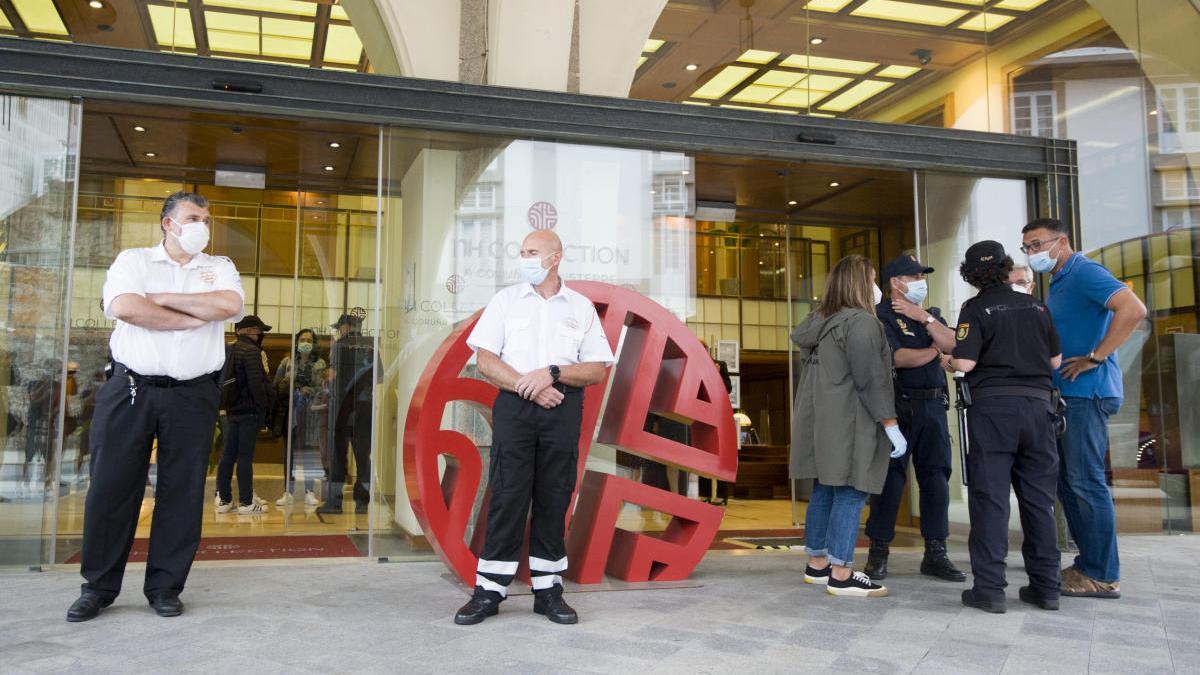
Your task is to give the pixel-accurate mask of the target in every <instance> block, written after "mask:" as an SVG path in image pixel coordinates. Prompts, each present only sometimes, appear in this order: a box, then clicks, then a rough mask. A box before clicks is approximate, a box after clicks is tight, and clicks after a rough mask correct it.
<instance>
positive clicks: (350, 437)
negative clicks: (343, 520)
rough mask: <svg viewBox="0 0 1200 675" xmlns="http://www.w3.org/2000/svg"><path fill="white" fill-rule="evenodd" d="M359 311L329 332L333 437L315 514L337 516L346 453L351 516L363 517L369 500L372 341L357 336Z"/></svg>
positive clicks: (340, 321) (347, 316)
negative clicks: (324, 491) (332, 335)
mask: <svg viewBox="0 0 1200 675" xmlns="http://www.w3.org/2000/svg"><path fill="white" fill-rule="evenodd" d="M365 313H366V312H365V311H364V310H351V312H350V313H349V314H343V315H341V317H339V318H338V320H337V323H334V324H333V325H332V326H330V327H331V328H333V329H335V330H337V335H338V339H337V342H334V343H333V348H332V349H331V350H330V353H329V369H330V371H331V372H332V377H333V387H332V391H331V394H330V403H329V410H330V415H331V418H330V420H329V425H330V429H331V431H332V434H333V443H332V447H333V454H332V458H331V461H330V468H331V471H330V476H329V494H328V495H327V498H326V500H325V503H324V504H323V505H321V506H320V507H318V508H317V513H325V514H337V513H341V512H342V486H343V485H344V484H345V482H346V473H347V465H348V464H349V462H350V458H349V452H350V449H351V448H353V451H354V467H355V469H354V470H355V476H354V490H353V493H354V512H355V513H366V512H367V507H368V504H369V503H370V501H371V429H372V427H371V410H372V407H373V406H372V400H373V398H372V397H373V396H374V392H375V387H374V384H375V376H374V368H375V367H376V366H377V365H378V364H377V363H376V357H375V342H374V340H373V339H372V338H371V337H369V336H366V335H363V334H362V322H363V317H362V316H361V314H365Z"/></svg>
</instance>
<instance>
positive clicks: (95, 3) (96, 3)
mask: <svg viewBox="0 0 1200 675" xmlns="http://www.w3.org/2000/svg"><path fill="white" fill-rule="evenodd" d="M88 7H91V8H92V9H104V3H103V2H100V0H92V1H91V2H89V3H88Z"/></svg>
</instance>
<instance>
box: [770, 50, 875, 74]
mask: <svg viewBox="0 0 1200 675" xmlns="http://www.w3.org/2000/svg"><path fill="white" fill-rule="evenodd" d="M779 65H781V66H786V67H788V68H812V69H814V70H832V71H833V72H835V73H855V74H858V75H861V74H863V73H866V72H869V71H870V70H871V69H873V68H875V67H877V66H878V65H879V64H878V63H871V62H870V61H852V60H850V59H831V58H827V57H824V56H805V55H804V54H792V55H791V56H789V57H787V58H786V59H784V60H783V61H782V62H780V64H779Z"/></svg>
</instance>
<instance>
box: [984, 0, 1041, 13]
mask: <svg viewBox="0 0 1200 675" xmlns="http://www.w3.org/2000/svg"><path fill="white" fill-rule="evenodd" d="M1046 1H1047V0H1000V2H998V3H996V8H997V9H1015V10H1017V11H1018V12H1028V11H1029V10H1031V9H1037V8H1038V7H1041V6H1042V5H1044V4H1046Z"/></svg>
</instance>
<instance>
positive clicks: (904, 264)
mask: <svg viewBox="0 0 1200 675" xmlns="http://www.w3.org/2000/svg"><path fill="white" fill-rule="evenodd" d="M931 273H933V268H932V267H926V266H925V265H922V264H921V262H920V261H918V260H917V257H916V256H912V255H902V256H899V257H896V258H893V259H891V260H889V261H888V263H887V264H886V265H884V266H883V272H881V273H880V275H879V285H880V286H883V287H885V288H886V287H887V284H888V280H890V279H891V278H892V277H911V276H916V275H918V274H931Z"/></svg>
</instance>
